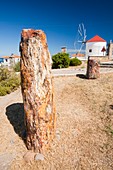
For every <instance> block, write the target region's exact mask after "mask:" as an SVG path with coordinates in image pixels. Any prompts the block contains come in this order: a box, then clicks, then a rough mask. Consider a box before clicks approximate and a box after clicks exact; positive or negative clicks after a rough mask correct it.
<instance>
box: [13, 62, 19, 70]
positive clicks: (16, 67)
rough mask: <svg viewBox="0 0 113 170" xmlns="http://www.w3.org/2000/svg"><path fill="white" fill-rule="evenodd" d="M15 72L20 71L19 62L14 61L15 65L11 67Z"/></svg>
mask: <svg viewBox="0 0 113 170" xmlns="http://www.w3.org/2000/svg"><path fill="white" fill-rule="evenodd" d="M13 69H14V71H15V72H19V71H20V62H18V63H16V64H15V66H14V67H13Z"/></svg>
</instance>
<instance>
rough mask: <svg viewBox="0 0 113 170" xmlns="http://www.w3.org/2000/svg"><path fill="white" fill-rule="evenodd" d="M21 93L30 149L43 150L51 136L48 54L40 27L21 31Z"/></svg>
mask: <svg viewBox="0 0 113 170" xmlns="http://www.w3.org/2000/svg"><path fill="white" fill-rule="evenodd" d="M20 52H21V79H22V94H23V102H24V111H25V123H26V130H27V137H26V138H27V139H26V144H27V147H28V149H29V150H33V151H35V152H43V150H44V149H45V148H47V147H48V146H49V144H50V141H51V140H52V139H53V137H54V130H55V122H56V119H55V117H56V116H55V105H54V94H53V85H52V77H51V57H50V54H49V51H48V46H47V42H46V35H45V34H44V32H43V31H41V30H32V29H28V30H23V31H22V34H21V43H20Z"/></svg>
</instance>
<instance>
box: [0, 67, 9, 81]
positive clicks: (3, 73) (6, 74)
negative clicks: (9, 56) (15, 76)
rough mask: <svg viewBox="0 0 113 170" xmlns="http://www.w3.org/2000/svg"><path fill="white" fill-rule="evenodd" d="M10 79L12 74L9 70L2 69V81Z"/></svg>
mask: <svg viewBox="0 0 113 170" xmlns="http://www.w3.org/2000/svg"><path fill="white" fill-rule="evenodd" d="M9 77H10V72H9V70H8V69H7V68H0V81H2V80H6V79H8V78H9Z"/></svg>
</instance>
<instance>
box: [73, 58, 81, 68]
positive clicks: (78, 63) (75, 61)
mask: <svg viewBox="0 0 113 170" xmlns="http://www.w3.org/2000/svg"><path fill="white" fill-rule="evenodd" d="M81 64H82V61H81V60H79V59H78V58H72V59H70V66H78V65H81Z"/></svg>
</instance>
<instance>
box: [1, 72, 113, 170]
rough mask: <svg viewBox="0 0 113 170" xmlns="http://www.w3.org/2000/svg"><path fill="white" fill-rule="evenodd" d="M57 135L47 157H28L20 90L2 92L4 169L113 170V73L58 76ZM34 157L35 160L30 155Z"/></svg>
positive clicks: (46, 153) (56, 93)
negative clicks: (90, 75) (95, 76)
mask: <svg viewBox="0 0 113 170" xmlns="http://www.w3.org/2000/svg"><path fill="white" fill-rule="evenodd" d="M54 86H55V98H56V108H57V127H56V137H55V139H54V141H53V143H52V144H51V147H50V148H49V150H47V151H46V152H45V153H44V154H43V155H44V160H43V159H42V160H35V161H30V162H29V163H28V162H27V161H26V160H25V159H24V158H23V156H24V155H25V154H26V152H27V149H26V146H25V143H24V137H25V134H24V133H25V127H24V112H23V104H22V97H21V91H20V89H18V90H17V91H15V92H13V93H11V94H10V95H7V96H4V97H0V170H37V169H39V170H43V169H44V170H64V169H65V170H112V169H113V74H112V73H107V74H101V77H100V78H99V79H95V80H87V79H85V76H84V75H80V74H79V75H77V76H72V77H54ZM31 160H32V159H31Z"/></svg>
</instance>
